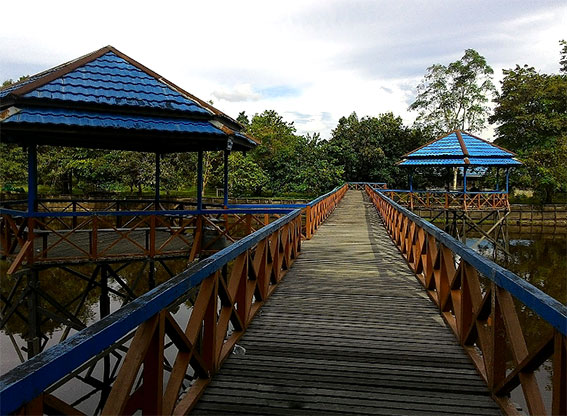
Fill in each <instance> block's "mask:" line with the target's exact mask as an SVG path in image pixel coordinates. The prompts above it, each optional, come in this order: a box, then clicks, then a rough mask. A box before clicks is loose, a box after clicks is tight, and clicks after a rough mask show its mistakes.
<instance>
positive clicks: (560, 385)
mask: <svg viewBox="0 0 567 416" xmlns="http://www.w3.org/2000/svg"><path fill="white" fill-rule="evenodd" d="M366 192H367V194H368V196H369V197H370V199H371V200H372V202H373V204H374V205H375V207H376V209H377V210H378V212H379V213H380V215H381V217H382V219H383V221H384V224H385V227H386V229H387V231H388V232H389V234H390V236H391V237H392V240H393V241H394V243H395V244H396V245H397V246H398V248H399V250H400V251H401V253H402V255H403V256H404V257H405V259H406V260H407V262H408V263H409V266H410V267H411V269H412V270H413V271H414V273H415V274H416V277H417V278H418V280H419V281H420V282H421V284H422V285H423V286H424V288H425V289H426V291H427V293H428V295H429V297H430V298H431V300H432V301H433V302H434V303H435V304H436V305H437V306H438V307H439V309H440V313H441V315H442V317H443V318H444V320H445V321H446V322H447V324H448V325H449V326H450V328H451V329H452V330H453V332H454V333H455V336H456V337H457V338H458V340H459V341H460V343H461V345H462V346H463V348H464V349H465V351H466V352H467V353H468V355H469V356H470V358H471V359H472V361H473V363H474V364H475V366H476V368H477V370H478V371H479V373H480V374H481V376H482V377H483V378H484V380H485V381H486V383H487V385H488V387H489V390H490V391H491V393H492V396H493V398H494V399H495V401H496V402H497V403H498V404H499V405H500V406H501V407H502V409H503V410H504V411H505V412H506V413H510V414H513V413H514V411H515V410H514V409H513V407H512V406H511V404H510V402H509V400H508V398H507V395H508V393H509V392H510V391H511V390H513V389H514V388H515V387H517V386H519V385H521V386H522V391H523V392H524V398H525V400H526V403H527V405H528V410H529V412H530V414H546V410H545V405H544V404H543V399H542V395H541V393H540V390H539V387H538V384H537V380H536V378H535V374H534V371H535V370H536V369H538V368H539V367H540V366H541V365H542V364H543V363H544V362H545V360H547V359H548V358H549V357H551V356H553V372H554V375H553V399H552V413H553V414H564V413H565V412H566V411H567V398H566V396H567V394H566V391H567V381H566V380H567V340H566V335H567V306H565V305H563V304H561V303H560V302H559V301H557V300H556V299H554V298H552V297H551V296H549V295H547V294H545V293H544V292H542V291H541V290H540V289H538V288H536V287H535V286H533V285H531V284H529V283H528V282H526V281H525V280H523V279H522V278H520V277H519V276H517V275H516V274H514V273H512V272H511V271H509V270H507V269H505V268H503V267H501V266H499V265H497V264H496V263H494V262H492V261H491V260H489V259H487V258H485V257H483V256H482V255H480V254H478V253H477V252H475V251H474V250H472V249H470V248H468V247H466V246H465V245H464V244H463V243H461V242H460V241H458V240H456V239H455V238H453V237H451V236H450V235H449V234H447V233H445V232H444V231H442V230H440V229H439V228H437V227H435V226H434V225H433V224H431V223H429V222H428V221H426V220H424V219H423V218H421V217H419V216H418V215H416V214H414V213H413V212H411V211H410V210H408V209H406V208H404V207H402V206H401V205H399V204H397V203H395V202H394V201H393V200H392V199H390V198H388V197H387V196H386V195H384V193H383V192H379V191H376V190H374V189H372V188H370V187H366ZM481 275H482V276H484V277H486V278H487V279H488V281H489V287H484V288H483V286H481V284H480V280H479V279H480V276H481ZM512 297H514V298H516V299H517V300H518V301H520V302H521V303H522V304H523V305H525V307H527V308H529V309H530V310H531V311H533V312H534V313H535V314H537V315H538V316H540V317H541V318H542V319H543V320H544V321H545V322H547V323H548V324H549V325H550V326H551V327H552V328H553V329H552V332H553V335H552V336H551V337H547V338H545V339H544V340H543V341H544V342H543V343H542V344H540V345H539V346H538V347H537V348H536V349H535V350H534V351H532V352H531V353H530V352H529V351H528V349H527V346H526V342H525V339H524V337H523V334H522V329H521V327H520V323H519V318H518V316H517V312H516V309H515V307H514V302H513V299H512ZM508 346H509V348H510V350H511V353H512V357H513V359H514V363H513V365H514V368H513V369H512V371H507V369H506V354H505V351H506V349H507V348H508Z"/></svg>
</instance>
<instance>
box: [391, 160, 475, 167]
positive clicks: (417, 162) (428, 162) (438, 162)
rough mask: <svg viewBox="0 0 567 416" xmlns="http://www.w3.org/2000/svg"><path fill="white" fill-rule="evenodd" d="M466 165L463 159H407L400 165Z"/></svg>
mask: <svg viewBox="0 0 567 416" xmlns="http://www.w3.org/2000/svg"><path fill="white" fill-rule="evenodd" d="M443 165H445V166H464V165H465V161H464V160H463V159H439V158H427V159H406V160H404V161H402V162H401V163H400V166H443Z"/></svg>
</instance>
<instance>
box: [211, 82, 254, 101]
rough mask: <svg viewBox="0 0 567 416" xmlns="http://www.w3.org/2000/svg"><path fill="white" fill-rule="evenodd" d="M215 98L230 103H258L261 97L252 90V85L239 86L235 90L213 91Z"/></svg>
mask: <svg viewBox="0 0 567 416" xmlns="http://www.w3.org/2000/svg"><path fill="white" fill-rule="evenodd" d="M212 94H213V97H215V98H217V99H219V100H225V101H230V102H246V101H258V100H259V99H260V98H261V95H260V94H259V93H257V92H255V91H253V90H252V86H251V85H250V84H238V85H235V86H234V87H233V88H222V87H221V88H219V89H217V90H214V91H213V93H212Z"/></svg>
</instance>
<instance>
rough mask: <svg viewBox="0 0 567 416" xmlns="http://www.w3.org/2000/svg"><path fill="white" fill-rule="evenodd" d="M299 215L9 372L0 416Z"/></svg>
mask: <svg viewBox="0 0 567 416" xmlns="http://www.w3.org/2000/svg"><path fill="white" fill-rule="evenodd" d="M221 211H222V213H224V212H225V211H224V210H221ZM300 212H301V211H300V210H298V209H296V210H293V211H291V212H289V213H288V214H287V215H285V216H284V217H281V218H279V219H277V220H276V221H274V222H273V223H271V224H269V225H267V226H265V227H263V228H261V229H260V230H258V231H256V232H255V233H253V234H250V235H248V236H246V237H244V238H242V239H241V240H238V241H237V242H235V243H233V244H231V245H230V246H228V247H226V248H225V249H223V250H221V251H219V252H217V253H215V254H213V255H212V256H210V257H208V258H206V259H204V260H202V261H200V262H199V263H198V264H196V265H194V266H192V267H190V268H188V269H187V270H185V271H183V272H181V273H180V274H178V275H177V276H175V277H173V278H172V279H170V280H168V281H166V282H165V283H162V284H161V285H159V286H158V287H156V288H155V289H153V290H151V291H149V292H147V293H146V294H144V295H142V296H140V297H138V298H136V299H135V300H133V301H132V302H130V303H129V304H127V305H125V306H124V307H122V308H120V309H119V310H117V311H116V312H114V313H113V314H111V315H108V316H107V317H105V318H103V319H101V320H100V321H98V322H96V323H94V324H92V325H91V326H89V327H87V328H85V329H83V330H82V331H80V332H78V333H76V334H74V335H73V336H71V337H70V338H68V339H66V340H65V341H63V342H61V343H60V344H57V345H55V346H53V347H51V348H49V349H48V350H46V351H43V352H42V353H40V354H38V355H36V356H35V357H33V358H31V359H30V360H28V361H26V362H24V363H22V364H20V365H19V366H18V367H16V368H14V369H12V370H10V371H9V372H8V373H6V374H5V375H3V376H2V377H1V378H0V414H2V415H5V414H9V413H11V412H14V411H16V410H17V409H19V408H20V407H21V406H22V405H24V404H25V403H28V402H29V401H31V400H33V399H34V398H36V397H38V396H39V395H40V394H41V393H42V392H43V391H44V390H45V389H46V388H47V387H49V386H50V385H51V384H53V383H54V382H56V381H57V380H59V379H61V378H62V377H64V376H65V375H67V374H69V373H70V372H71V371H73V370H74V369H75V368H77V367H79V366H80V365H81V364H83V363H84V362H85V361H87V360H89V359H90V358H92V357H94V356H96V355H97V354H98V353H100V352H101V351H103V350H104V349H106V348H108V347H109V346H111V345H112V344H114V343H115V342H116V341H118V340H120V339H121V338H123V337H124V336H126V335H127V334H128V333H130V331H132V330H134V329H135V328H137V327H138V326H139V325H140V324H142V323H143V322H145V321H147V320H148V319H149V318H151V317H152V316H154V315H155V314H157V313H158V312H160V311H161V310H163V309H165V308H166V307H168V306H169V305H171V304H172V303H173V302H175V300H177V299H178V298H180V297H181V296H183V295H184V294H186V293H187V291H189V290H190V289H191V288H193V287H195V286H197V285H198V284H200V283H201V282H202V281H203V280H204V279H206V278H207V277H208V276H210V275H211V274H213V273H214V272H215V271H217V270H219V269H220V268H221V267H222V266H223V265H225V264H227V263H228V262H229V261H231V260H234V259H235V258H236V257H238V256H239V255H240V254H242V253H243V252H245V251H246V250H249V249H251V248H252V247H254V246H255V245H256V244H258V243H259V242H260V241H261V240H263V239H265V238H266V237H268V236H269V235H271V234H272V233H274V232H275V231H276V230H278V229H279V228H280V227H282V226H284V225H285V224H288V223H290V222H291V221H292V220H294V219H295V218H296V217H297V216H298V215H300Z"/></svg>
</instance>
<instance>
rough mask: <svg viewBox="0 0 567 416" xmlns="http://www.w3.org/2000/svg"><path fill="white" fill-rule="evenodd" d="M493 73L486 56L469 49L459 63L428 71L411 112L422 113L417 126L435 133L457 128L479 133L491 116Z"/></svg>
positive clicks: (420, 85) (439, 66) (493, 89)
mask: <svg viewBox="0 0 567 416" xmlns="http://www.w3.org/2000/svg"><path fill="white" fill-rule="evenodd" d="M493 73H494V71H493V70H492V68H491V67H490V66H489V65H488V64H487V63H486V60H485V58H484V57H483V56H481V55H480V54H479V53H478V52H477V51H475V50H474V49H467V50H466V51H465V54H464V55H463V57H462V58H461V59H459V60H458V61H455V62H452V63H450V64H449V65H447V66H445V65H441V64H434V65H432V66H430V67H429V68H427V73H426V74H425V76H424V78H423V80H422V81H421V83H420V84H419V85H418V87H417V97H416V99H415V101H414V102H413V103H412V104H411V105H410V106H409V109H410V110H415V111H418V112H419V115H418V117H417V120H416V121H417V123H418V124H420V125H422V126H427V127H431V128H432V129H433V131H434V133H435V134H442V133H444V132H448V131H451V130H456V129H460V130H467V131H470V132H478V131H480V130H482V129H483V128H484V127H485V126H486V121H487V117H488V114H489V113H490V108H489V106H488V103H489V100H490V99H491V98H492V96H493V95H494V92H495V88H494V84H493V83H492V74H493Z"/></svg>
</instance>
